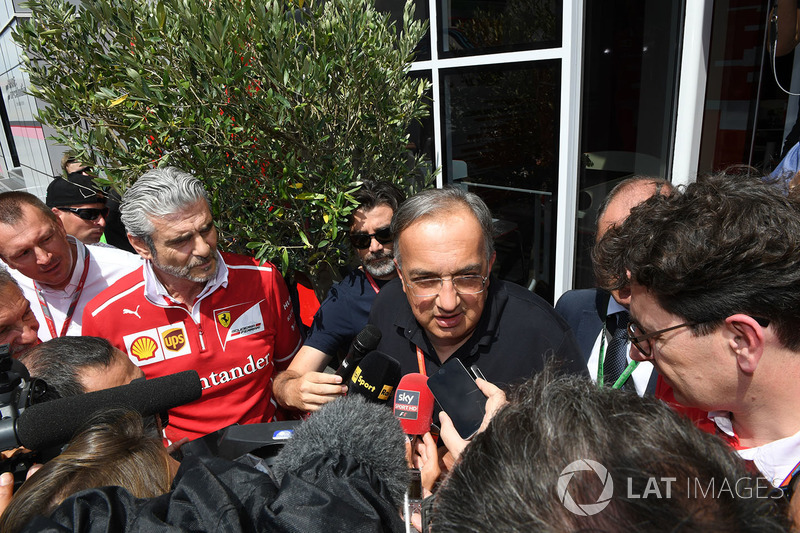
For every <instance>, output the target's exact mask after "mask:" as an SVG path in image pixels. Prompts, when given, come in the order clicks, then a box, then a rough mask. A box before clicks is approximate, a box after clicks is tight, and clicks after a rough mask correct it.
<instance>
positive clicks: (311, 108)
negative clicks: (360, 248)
mask: <svg viewBox="0 0 800 533" xmlns="http://www.w3.org/2000/svg"><path fill="white" fill-rule="evenodd" d="M28 6H29V7H30V8H31V10H32V12H33V16H32V18H31V19H30V20H29V21H21V22H20V23H19V24H18V26H17V27H16V29H15V31H14V39H15V40H16V42H17V43H18V44H19V45H20V46H21V47H22V49H23V52H24V56H23V61H24V68H25V69H26V70H27V72H28V73H29V76H30V85H31V87H30V90H29V91H30V93H31V94H32V95H33V96H35V97H36V98H38V99H40V100H42V101H44V102H45V103H46V104H48V105H47V107H46V108H44V109H43V110H41V111H40V112H39V116H38V119H39V120H40V121H41V122H42V123H45V124H47V125H49V126H51V127H52V128H54V129H55V131H56V135H55V136H54V137H53V140H54V141H56V142H58V143H60V144H63V145H66V146H68V147H69V148H70V149H71V150H72V151H73V152H74V153H75V155H76V157H77V159H78V160H80V161H82V162H85V163H88V164H91V165H93V166H94V168H95V169H98V170H99V171H101V172H99V176H98V181H99V182H100V183H102V184H104V185H110V186H112V187H114V188H116V189H117V190H119V191H120V192H123V191H124V190H125V188H126V187H127V186H128V185H130V183H132V182H133V181H134V180H135V179H136V178H137V177H138V176H140V175H141V174H142V173H144V172H145V171H146V170H148V169H150V168H153V167H156V166H158V167H162V166H167V165H171V166H177V167H179V168H181V169H183V170H186V171H189V172H192V173H193V174H195V175H196V176H197V177H198V178H200V179H201V180H202V181H203V183H204V184H205V186H206V188H207V190H208V191H209V194H210V196H211V200H212V208H213V211H214V215H215V217H216V220H217V224H218V229H219V230H220V233H221V236H222V238H221V239H220V242H221V243H222V246H223V247H225V248H226V249H228V250H232V251H239V252H242V251H247V249H248V248H249V249H251V250H254V252H255V254H256V256H257V257H258V258H261V259H269V260H272V261H275V262H277V263H278V264H280V265H281V266H282V268H283V270H284V272H286V271H295V270H299V271H303V272H308V273H311V274H312V275H314V274H315V273H316V272H317V271H319V270H320V269H321V268H322V267H323V266H324V265H325V264H326V263H327V264H330V265H333V266H337V265H340V264H341V263H342V262H343V261H344V259H345V255H346V254H345V250H346V248H347V247H346V246H343V245H342V244H341V243H342V237H343V234H344V232H343V231H342V228H343V222H344V221H345V220H346V217H347V215H349V214H350V212H351V211H352V210H353V209H354V204H353V198H352V196H351V194H352V192H353V191H354V190H356V189H357V187H358V182H359V180H361V179H366V178H371V179H390V180H393V181H394V182H395V183H398V184H399V185H401V187H404V188H405V189H406V190H407V191H408V192H411V191H410V189H412V188H413V185H412V183H415V182H416V183H419V182H420V179H419V177H420V176H421V168H423V167H422V165H421V164H420V163H421V162H420V160H419V159H418V158H414V157H410V156H409V152H408V150H407V148H406V147H407V145H408V134H407V130H408V127H409V125H410V124H411V123H412V122H413V121H417V120H419V119H421V118H422V117H424V116H425V115H426V114H427V112H428V111H427V106H426V103H425V101H424V96H425V91H426V89H427V88H428V84H427V82H426V81H423V80H420V79H413V78H412V77H410V76H408V75H407V74H408V71H409V68H410V62H411V60H412V59H413V53H414V47H415V46H416V44H417V42H418V41H419V40H420V38H421V37H422V36H423V34H424V32H425V27H424V25H423V24H422V23H420V22H418V21H414V20H413V7H412V4H411V2H410V1H409V2H408V3H407V4H406V8H405V16H404V20H403V22H402V27H401V28H395V26H394V24H393V23H392V22H390V21H389V19H388V16H387V15H386V14H383V13H381V12H378V11H376V9H375V7H374V2H373V1H370V0H327V1H325V2H314V1H306V2H303V1H302V0H294V1H292V0H202V1H201V0H158V1H153V0H86V1H84V2H83V3H82V4H81V5H80V6H78V7H76V6H74V5H72V4H70V3H68V2H66V1H64V0H30V1H29V2H28ZM429 178H430V177H429V176H427V177H422V179H421V181H422V182H425V181H427V180H429ZM418 187H419V186H418Z"/></svg>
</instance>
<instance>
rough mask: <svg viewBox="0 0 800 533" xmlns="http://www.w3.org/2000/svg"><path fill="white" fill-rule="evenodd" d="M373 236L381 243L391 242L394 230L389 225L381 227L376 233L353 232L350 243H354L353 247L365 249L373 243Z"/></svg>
mask: <svg viewBox="0 0 800 533" xmlns="http://www.w3.org/2000/svg"><path fill="white" fill-rule="evenodd" d="M373 237H375V240H376V241H378V242H379V243H381V244H389V243H390V242H392V240H393V236H392V230H391V229H390V228H389V227H388V226H387V227H385V228H381V229H379V230H378V231H376V232H375V233H351V234H350V244H352V245H353V248H357V249H359V250H365V249H367V248H369V245H370V244H372V238H373Z"/></svg>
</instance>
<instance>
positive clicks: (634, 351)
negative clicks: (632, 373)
mask: <svg viewBox="0 0 800 533" xmlns="http://www.w3.org/2000/svg"><path fill="white" fill-rule="evenodd" d="M631 359H633V360H634V361H639V362H640V363H642V362H644V361H652V360H653V356H652V355H645V354H643V353H642V352H641V351H640V350H639V348H637V347H636V345H635V344H634V343H631Z"/></svg>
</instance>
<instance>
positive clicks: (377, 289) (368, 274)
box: [364, 269, 381, 294]
mask: <svg viewBox="0 0 800 533" xmlns="http://www.w3.org/2000/svg"><path fill="white" fill-rule="evenodd" d="M364 274H365V275H366V276H367V281H369V284H370V285H372V289H373V290H374V291H375V294H378V293H379V292H381V288H380V287H378V284H377V283H375V278H373V277H372V275H371V274H370V273H369V272H367V271H366V269H365V270H364Z"/></svg>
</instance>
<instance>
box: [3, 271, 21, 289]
mask: <svg viewBox="0 0 800 533" xmlns="http://www.w3.org/2000/svg"><path fill="white" fill-rule="evenodd" d="M9 283H11V284H12V285H14V286H15V287H16V288H18V289H19V283H17V280H15V279H14V277H13V276H12V275H11V274H10V273H9V272H8V269H7V268H6V267H4V266H2V265H0V288H1V287H5V286H6V285H7V284H9Z"/></svg>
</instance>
